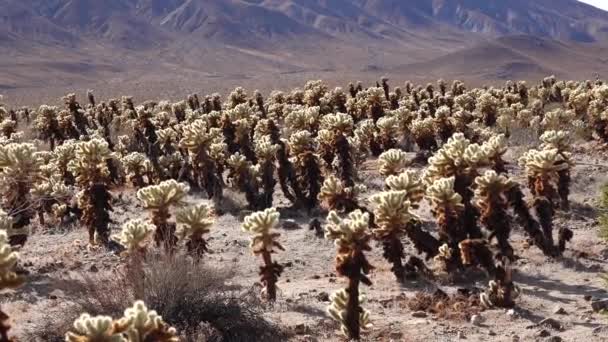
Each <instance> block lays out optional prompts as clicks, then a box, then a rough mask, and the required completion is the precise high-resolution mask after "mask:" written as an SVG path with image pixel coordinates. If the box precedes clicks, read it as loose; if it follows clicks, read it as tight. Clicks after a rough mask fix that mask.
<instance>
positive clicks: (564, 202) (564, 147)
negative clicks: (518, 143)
mask: <svg viewBox="0 0 608 342" xmlns="http://www.w3.org/2000/svg"><path fill="white" fill-rule="evenodd" d="M570 136H571V133H570V132H567V131H546V132H545V133H543V135H541V137H540V140H541V141H542V142H543V144H542V145H541V149H548V150H552V149H557V153H558V154H559V155H560V157H561V159H562V160H560V161H558V163H560V164H566V165H567V166H568V167H566V168H563V169H561V170H559V171H558V180H557V192H558V194H559V197H560V203H561V207H562V209H564V210H568V209H569V208H570V202H569V200H568V196H569V194H570V180H571V179H570V166H571V165H572V161H571V160H570V158H571V153H570V150H571V146H572V139H571V138H570Z"/></svg>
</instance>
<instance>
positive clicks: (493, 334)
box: [488, 330, 496, 336]
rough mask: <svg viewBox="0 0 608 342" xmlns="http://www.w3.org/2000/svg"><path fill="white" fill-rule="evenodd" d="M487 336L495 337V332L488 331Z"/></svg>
mask: <svg viewBox="0 0 608 342" xmlns="http://www.w3.org/2000/svg"><path fill="white" fill-rule="evenodd" d="M488 335H490V336H496V332H494V330H490V331H488Z"/></svg>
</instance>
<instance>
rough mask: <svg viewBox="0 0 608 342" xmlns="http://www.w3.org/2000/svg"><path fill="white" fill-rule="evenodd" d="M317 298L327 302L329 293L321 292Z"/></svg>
mask: <svg viewBox="0 0 608 342" xmlns="http://www.w3.org/2000/svg"><path fill="white" fill-rule="evenodd" d="M317 300H318V301H320V302H329V294H328V293H327V292H321V293H319V294H318V295H317Z"/></svg>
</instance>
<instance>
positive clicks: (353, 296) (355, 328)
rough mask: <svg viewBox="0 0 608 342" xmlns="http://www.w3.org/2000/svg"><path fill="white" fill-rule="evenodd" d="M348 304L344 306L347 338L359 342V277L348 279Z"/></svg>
mask: <svg viewBox="0 0 608 342" xmlns="http://www.w3.org/2000/svg"><path fill="white" fill-rule="evenodd" d="M346 291H347V292H348V303H347V304H346V328H347V329H348V338H349V339H351V340H355V341H359V340H360V339H361V326H360V324H359V315H360V314H361V311H362V310H361V307H360V306H359V277H351V278H348V288H347V289H346Z"/></svg>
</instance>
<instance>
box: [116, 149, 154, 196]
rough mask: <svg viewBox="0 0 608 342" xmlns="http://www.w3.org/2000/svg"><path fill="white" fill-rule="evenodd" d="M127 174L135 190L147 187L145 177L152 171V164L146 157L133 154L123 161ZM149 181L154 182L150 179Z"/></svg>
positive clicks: (140, 154) (137, 153)
mask: <svg viewBox="0 0 608 342" xmlns="http://www.w3.org/2000/svg"><path fill="white" fill-rule="evenodd" d="M121 161H122V165H123V167H124V169H125V172H126V173H127V178H128V179H129V181H131V183H133V186H134V187H135V188H141V187H143V186H145V182H144V176H145V175H146V174H148V175H149V174H150V172H151V171H152V164H151V163H150V160H149V159H148V158H146V156H145V155H144V154H142V153H139V152H132V153H129V154H128V155H126V156H125V157H123V158H122V159H121ZM149 181H152V180H151V179H149Z"/></svg>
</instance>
